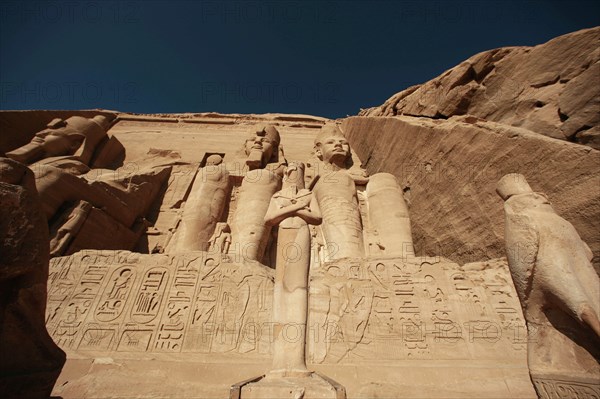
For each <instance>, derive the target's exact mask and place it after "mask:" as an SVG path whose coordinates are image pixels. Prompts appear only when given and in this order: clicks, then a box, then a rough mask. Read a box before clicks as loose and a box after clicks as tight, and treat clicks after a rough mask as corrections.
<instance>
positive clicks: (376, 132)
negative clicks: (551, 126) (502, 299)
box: [342, 116, 600, 270]
mask: <svg viewBox="0 0 600 399" xmlns="http://www.w3.org/2000/svg"><path fill="white" fill-rule="evenodd" d="M342 127H343V130H344V133H345V135H346V137H347V138H348V141H349V142H351V143H352V145H353V148H354V150H355V151H356V153H357V155H358V157H359V158H360V159H362V160H364V161H363V166H364V167H365V168H366V169H367V171H368V172H369V173H370V174H374V173H378V172H381V171H386V172H389V173H392V174H394V175H395V176H396V177H397V179H398V181H399V183H400V186H401V187H402V189H403V190H404V195H405V197H406V198H407V200H408V202H409V210H410V215H411V224H412V231H413V236H414V242H415V251H416V253H417V254H418V255H435V254H439V255H443V256H446V257H448V258H450V259H452V260H454V261H455V262H459V263H466V262H473V261H477V260H481V259H491V258H497V257H501V256H504V231H503V228H502V226H503V213H502V201H501V200H500V199H499V198H498V197H497V196H496V194H495V184H496V182H497V181H498V180H499V179H500V178H501V177H502V176H504V175H505V174H508V173H512V172H518V173H521V174H523V175H524V176H525V177H526V178H527V180H528V181H530V182H531V183H532V185H535V186H536V187H539V190H540V191H542V192H545V193H547V194H548V196H549V198H550V202H551V203H552V204H553V206H554V207H555V209H556V211H557V212H558V213H559V214H560V215H562V216H563V217H564V218H565V219H567V220H569V221H570V222H571V223H573V225H574V226H575V228H576V229H577V231H578V232H579V234H580V235H581V238H582V239H583V240H584V241H585V242H586V243H587V244H588V245H589V246H590V248H591V249H592V251H593V253H594V260H593V263H594V266H595V267H596V268H597V270H598V267H599V266H600V235H599V234H598V231H600V152H599V151H597V150H594V149H592V148H590V147H588V146H582V145H579V144H574V143H569V142H565V141H560V140H553V139H551V138H548V137H544V136H542V135H539V134H535V133H532V132H530V131H529V130H526V129H522V128H517V127H512V126H507V125H504V124H499V123H495V122H489V121H473V119H472V118H470V117H454V118H451V119H448V120H444V119H439V120H433V119H428V118H416V117H410V116H399V117H389V118H382V117H352V118H348V119H346V120H345V121H344V123H343V125H342Z"/></svg>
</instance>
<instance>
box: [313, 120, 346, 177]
mask: <svg viewBox="0 0 600 399" xmlns="http://www.w3.org/2000/svg"><path fill="white" fill-rule="evenodd" d="M314 143H315V155H316V156H317V158H319V159H320V160H321V161H323V162H325V163H328V164H333V165H336V166H339V167H341V168H348V167H349V166H350V165H349V163H350V162H351V161H352V153H351V152H350V145H349V144H348V141H346V138H345V137H344V134H343V133H342V131H341V130H340V128H339V127H337V125H335V124H327V125H325V126H323V127H322V128H321V131H320V132H319V134H317V137H316V138H315V142H314Z"/></svg>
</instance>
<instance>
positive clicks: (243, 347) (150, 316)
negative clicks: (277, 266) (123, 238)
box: [46, 251, 272, 353]
mask: <svg viewBox="0 0 600 399" xmlns="http://www.w3.org/2000/svg"><path fill="white" fill-rule="evenodd" d="M98 253H99V251H84V252H81V253H79V254H78V255H75V256H72V257H64V258H56V259H54V260H53V261H52V263H51V270H50V276H49V293H48V294H49V295H48V308H47V321H46V323H47V326H48V330H49V332H50V334H51V335H52V336H53V338H54V339H55V341H56V342H57V343H58V344H59V345H60V346H61V347H62V348H64V349H67V350H68V349H73V350H75V349H78V350H105V351H115V350H116V351H153V352H182V351H183V352H243V353H245V352H251V351H256V352H257V353H268V351H269V347H268V342H267V344H266V345H265V344H264V343H261V341H256V340H252V339H248V338H247V337H245V336H244V333H243V329H242V328H241V326H242V325H253V324H256V325H258V324H260V323H266V322H268V320H269V317H270V308H271V300H272V298H271V292H272V277H271V276H270V275H269V273H268V271H262V272H261V271H257V270H249V269H248V268H247V267H243V266H240V265H233V264H221V263H220V260H219V259H214V258H212V257H203V256H201V255H195V256H191V257H186V256H183V255H182V256H167V255H139V254H134V253H130V252H124V251H123V252H116V251H115V252H113V251H103V252H100V254H98ZM246 335H250V334H246Z"/></svg>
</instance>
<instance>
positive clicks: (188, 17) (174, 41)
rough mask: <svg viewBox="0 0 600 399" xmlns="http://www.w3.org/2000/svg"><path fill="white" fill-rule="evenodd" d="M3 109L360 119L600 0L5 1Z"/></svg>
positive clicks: (0, 64) (0, 52)
mask: <svg viewBox="0 0 600 399" xmlns="http://www.w3.org/2000/svg"><path fill="white" fill-rule="evenodd" d="M0 4H1V14H0V109H4V110H6V109H86V108H106V109H113V110H120V111H129V112H146V113H157V112H206V111H217V112H223V113H232V112H239V113H265V112H286V113H305V114H313V115H320V116H327V117H343V116H345V115H347V114H349V115H353V114H356V113H357V112H358V111H359V108H361V107H363V108H365V107H370V106H375V105H379V104H381V103H383V102H384V101H385V100H386V99H387V98H388V97H389V96H391V95H392V94H394V93H396V92H398V91H400V90H402V89H404V88H406V87H408V86H410V85H413V84H416V83H421V82H425V81H427V80H429V79H431V78H433V77H435V76H437V75H439V74H440V73H441V72H443V71H444V70H446V69H448V68H451V67H452V66H454V65H456V64H458V63H459V62H461V61H463V60H464V59H466V58H468V57H470V56H471V55H473V54H475V53H478V52H480V51H484V50H489V49H492V48H496V47H502V46H517V45H536V44H540V43H543V42H546V41H548V40H549V39H552V38H554V37H556V36H559V35H562V34H565V33H568V32H572V31H576V30H579V29H583V28H588V27H593V26H597V25H600V2H598V1H527V0H525V1H523V0H521V1H508V0H505V1H477V0H472V1H449V0H448V1H444V0H441V1H371V2H362V1H355V2H341V1H338V2H326V1H318V2H304V1H303V2H300V1H266V2H258V1H236V2H220V1H207V2H194V1H171V2H163V1H147V2H137V1H124V2H113V1H82V2H77V1H65V2H63V1H51V0H50V1H41V2H25V1H17V2H12V1H1V3H0Z"/></svg>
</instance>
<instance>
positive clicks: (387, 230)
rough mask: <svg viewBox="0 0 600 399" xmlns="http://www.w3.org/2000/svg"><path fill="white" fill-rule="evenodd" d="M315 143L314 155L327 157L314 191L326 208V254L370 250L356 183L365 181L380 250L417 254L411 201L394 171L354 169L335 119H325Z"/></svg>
mask: <svg viewBox="0 0 600 399" xmlns="http://www.w3.org/2000/svg"><path fill="white" fill-rule="evenodd" d="M314 143H315V155H316V156H317V157H318V158H319V160H320V161H321V162H322V163H321V164H320V165H319V170H318V176H317V179H318V180H317V182H316V185H315V187H314V193H315V196H316V198H317V200H318V202H319V205H320V207H321V211H322V213H323V225H322V226H321V229H322V231H323V235H324V237H325V241H326V247H327V250H328V254H327V258H326V259H327V260H335V259H341V258H360V257H364V256H365V245H364V238H363V229H364V227H365V223H364V221H363V220H362V219H361V211H360V207H359V201H358V196H357V191H356V184H361V185H364V184H366V194H367V201H368V218H369V227H370V229H371V230H372V232H373V235H376V236H377V237H378V239H377V243H372V244H376V245H377V248H378V252H381V254H382V255H385V256H402V257H406V256H414V248H413V240H412V233H411V227H410V219H409V215H408V207H407V205H406V202H405V201H404V196H403V193H402V190H401V188H400V187H399V185H398V182H397V181H396V178H395V177H394V176H393V175H392V174H389V173H377V174H375V175H373V176H371V177H366V176H364V175H362V174H360V173H356V172H355V171H354V170H352V169H350V167H351V165H352V156H351V152H350V146H349V145H348V142H347V141H346V139H345V138H344V136H343V134H342V132H341V131H340V129H339V128H338V127H337V126H336V125H325V126H324V127H323V128H322V129H321V132H320V133H319V134H318V135H317V137H316V139H315V142H314ZM355 183H356V184H355ZM370 244H371V243H370Z"/></svg>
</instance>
